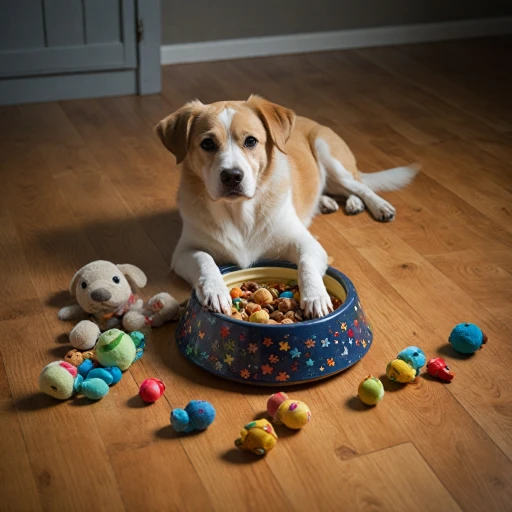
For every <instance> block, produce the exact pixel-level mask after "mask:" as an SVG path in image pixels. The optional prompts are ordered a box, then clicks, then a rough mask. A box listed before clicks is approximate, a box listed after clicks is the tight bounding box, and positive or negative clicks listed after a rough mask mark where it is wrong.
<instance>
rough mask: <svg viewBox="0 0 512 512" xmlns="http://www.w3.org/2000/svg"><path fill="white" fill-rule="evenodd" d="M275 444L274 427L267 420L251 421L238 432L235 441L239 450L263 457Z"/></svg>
mask: <svg viewBox="0 0 512 512" xmlns="http://www.w3.org/2000/svg"><path fill="white" fill-rule="evenodd" d="M276 443H277V434H276V432H275V430H274V427H273V426H272V425H271V424H270V423H269V422H268V421H267V420H256V421H251V423H248V424H247V425H245V427H244V428H243V429H242V431H241V432H240V437H239V438H238V439H237V440H236V441H235V446H236V447H237V448H238V449H239V450H245V451H249V452H252V453H255V454H256V455H265V454H266V453H268V452H269V451H270V450H272V448H274V446H275V445H276Z"/></svg>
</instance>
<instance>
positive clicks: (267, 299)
mask: <svg viewBox="0 0 512 512" xmlns="http://www.w3.org/2000/svg"><path fill="white" fill-rule="evenodd" d="M252 300H253V301H254V302H256V304H259V305H260V306H261V305H263V304H265V305H266V304H270V303H271V302H273V300H274V297H272V294H271V293H270V292H269V291H268V290H267V289H266V288H260V289H259V290H256V291H255V292H254V293H253V294H252Z"/></svg>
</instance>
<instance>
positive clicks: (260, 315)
mask: <svg viewBox="0 0 512 512" xmlns="http://www.w3.org/2000/svg"><path fill="white" fill-rule="evenodd" d="M269 320H270V317H269V316H268V313H267V312H266V311H265V310H264V309H261V310H260V311H256V312H255V313H253V314H252V315H251V316H250V317H249V322H254V323H257V324H266V323H267V322H268V321H269Z"/></svg>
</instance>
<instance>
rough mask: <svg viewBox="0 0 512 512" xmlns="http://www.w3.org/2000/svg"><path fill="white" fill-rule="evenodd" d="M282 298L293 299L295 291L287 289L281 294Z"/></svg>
mask: <svg viewBox="0 0 512 512" xmlns="http://www.w3.org/2000/svg"><path fill="white" fill-rule="evenodd" d="M279 298H280V299H293V292H291V291H287V292H282V293H280V294H279Z"/></svg>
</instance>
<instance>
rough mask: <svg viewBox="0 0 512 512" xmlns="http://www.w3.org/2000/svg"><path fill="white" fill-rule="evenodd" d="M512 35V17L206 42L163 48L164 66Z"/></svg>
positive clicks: (162, 58) (161, 52)
mask: <svg viewBox="0 0 512 512" xmlns="http://www.w3.org/2000/svg"><path fill="white" fill-rule="evenodd" d="M511 33H512V17H506V18H485V19H477V20H463V21H450V22H445V23H426V24H418V25H397V26H388V27H375V28H361V29H354V30H339V31H336V32H315V33H312V34H293V35H288V36H272V37H254V38H247V39H228V40H224V41H205V42H200V43H190V44H174V45H164V46H162V47H161V51H160V57H161V63H162V64H164V65H165V64H177V63H181V62H201V61H212V60H226V59H238V58H246V57H262V56H265V55H284V54H290V53H303V52H317V51H324V50H342V49H346V48H362V47H370V46H388V45H397V44H408V43H424V42H433V41H443V40H448V39H466V38H471V37H487V36H497V35H505V34H511Z"/></svg>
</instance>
